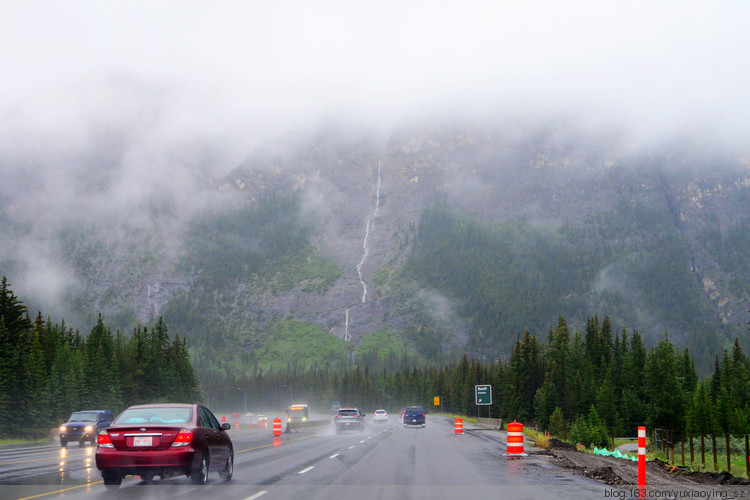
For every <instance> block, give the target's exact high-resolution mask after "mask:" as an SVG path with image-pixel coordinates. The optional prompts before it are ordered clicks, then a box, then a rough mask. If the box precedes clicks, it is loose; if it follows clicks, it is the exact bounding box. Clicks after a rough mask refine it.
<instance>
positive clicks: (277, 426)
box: [273, 418, 281, 436]
mask: <svg viewBox="0 0 750 500" xmlns="http://www.w3.org/2000/svg"><path fill="white" fill-rule="evenodd" d="M273 435H274V436H281V419H280V418H274V419H273Z"/></svg>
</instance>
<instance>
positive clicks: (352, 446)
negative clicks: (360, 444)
mask: <svg viewBox="0 0 750 500" xmlns="http://www.w3.org/2000/svg"><path fill="white" fill-rule="evenodd" d="M355 446H357V445H356V444H353V445H351V446H350V447H349V448H348V449H350V450H351V449H352V448H354V447H355Z"/></svg>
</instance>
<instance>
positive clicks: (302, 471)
mask: <svg viewBox="0 0 750 500" xmlns="http://www.w3.org/2000/svg"><path fill="white" fill-rule="evenodd" d="M314 468H315V467H308V468H307V469H302V470H301V471H299V472H298V473H297V474H304V473H305V472H307V471H311V470H313V469H314Z"/></svg>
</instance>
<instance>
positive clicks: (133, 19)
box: [0, 0, 750, 142]
mask: <svg viewBox="0 0 750 500" xmlns="http://www.w3.org/2000/svg"><path fill="white" fill-rule="evenodd" d="M748 19H750V3H748V2H746V1H690V0H677V1H673V0H667V1H660V0H649V1H632V0H631V1H627V2H623V1H606V0H591V1H538V0H536V1H535V0H524V1H499V0H492V1H472V0H468V1H467V0H460V1H455V2H448V1H441V0H426V1H404V0H398V1H390V0H386V1H381V2H356V1H351V0H340V1H339V0H329V1H284V0H281V1H278V0H273V1H267V0H264V1H236V2H235V1H211V2H208V1H185V0H176V1H158V0H147V1H133V0H127V1H101V0H93V1H80V0H67V1H57V0H54V1H44V0H0V71H1V73H2V75H3V76H2V78H0V110H1V112H2V114H0V119H1V120H2V131H3V132H4V133H5V134H8V133H13V134H21V135H24V134H40V135H46V134H49V136H48V137H50V139H51V138H52V137H57V138H60V137H63V138H64V139H63V140H64V142H70V141H73V142H75V141H76V140H82V139H81V137H80V136H77V135H76V134H77V133H83V134H85V133H87V132H82V131H81V129H80V128H79V127H90V126H91V124H92V123H95V124H102V123H108V122H110V121H114V122H118V120H123V119H128V120H135V119H137V118H136V117H133V116H130V114H131V113H133V112H134V111H133V110H134V109H135V108H138V109H139V112H141V113H143V112H144V110H143V109H142V108H140V107H139V106H144V102H148V103H150V104H149V105H148V106H144V107H147V108H151V109H152V112H154V113H156V114H157V115H158V117H159V126H158V133H159V134H160V135H159V137H160V138H162V139H164V138H173V137H179V136H183V135H185V134H193V133H195V134H200V135H202V136H204V137H225V138H228V137H233V136H236V135H241V134H238V132H237V129H238V128H241V129H243V130H246V131H247V130H255V129H256V128H257V129H258V130H259V131H260V130H266V131H276V130H278V129H283V128H286V127H287V126H295V124H297V123H300V121H305V120H308V119H310V118H311V117H318V116H320V115H331V114H333V115H336V116H337V115H343V116H347V117H348V118H350V119H352V120H357V121H359V120H361V121H364V122H367V121H370V120H372V121H375V120H381V121H382V120H385V121H388V120H393V119H399V118H401V117H403V116H409V115H411V114H414V113H416V112H418V111H420V112H421V111H423V110H425V109H430V110H434V109H438V108H443V107H447V108H450V109H485V108H487V107H488V106H493V107H494V106H498V107H500V108H502V107H503V106H507V105H513V106H516V107H524V106H528V107H529V108H530V109H534V110H537V111H538V110H552V111H559V110H563V111H566V112H569V113H573V114H579V115H580V116H582V117H585V118H588V119H593V120H594V121H624V122H626V123H628V124H630V125H633V124H637V126H638V127H645V128H647V129H648V130H654V131H659V132H664V131H666V132H672V131H675V130H679V129H680V128H682V127H685V126H686V125H688V126H692V125H693V124H698V126H703V124H707V125H708V128H709V129H710V130H717V129H719V130H721V131H726V132H729V131H733V132H734V133H737V132H738V131H739V132H740V135H742V136H744V135H746V130H748V120H750V106H749V105H748V103H749V102H750V99H749V98H748V97H747V89H748V88H750V78H749V77H748V73H749V72H750V51H748V47H750V29H748V26H747V21H748ZM132 87H136V88H139V89H140V90H139V92H138V93H136V94H133V88H132ZM155 102H158V103H159V104H158V109H157V110H153V107H154V104H153V103H155ZM123 115H124V116H125V117H126V118H123ZM6 137H7V135H6Z"/></svg>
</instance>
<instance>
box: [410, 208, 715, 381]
mask: <svg viewBox="0 0 750 500" xmlns="http://www.w3.org/2000/svg"><path fill="white" fill-rule="evenodd" d="M407 272H408V274H409V276H411V277H412V278H413V279H415V280H417V281H418V282H420V283H422V284H423V285H426V286H428V287H431V288H433V289H436V290H438V291H440V292H441V293H443V294H445V295H447V296H448V297H450V298H451V299H452V300H453V301H454V302H455V303H457V304H460V307H459V309H458V311H459V313H460V314H461V315H462V316H464V317H466V318H469V319H470V320H471V327H472V332H471V333H472V335H471V337H472V338H471V342H472V347H474V348H475V349H484V348H487V347H488V346H489V347H490V348H491V346H501V347H502V349H505V348H507V346H509V345H510V344H511V342H512V339H514V338H515V337H516V335H518V334H519V332H522V331H524V330H529V331H532V332H542V331H543V330H544V328H545V325H547V324H549V323H550V322H551V321H554V318H555V317H556V316H558V315H560V314H564V315H565V316H567V317H570V318H572V321H574V322H576V323H579V324H580V323H582V322H583V321H584V320H585V318H586V317H587V316H588V315H590V311H591V310H603V311H607V313H608V314H609V315H610V316H611V317H613V318H614V319H617V320H618V322H622V323H628V324H634V325H635V327H636V328H638V329H640V330H641V331H644V332H648V333H649V335H650V336H651V337H652V338H655V337H657V336H658V335H659V334H661V333H663V332H664V331H669V332H670V334H671V335H672V336H673V338H677V339H682V340H681V343H682V342H684V343H685V344H686V345H688V346H689V347H690V348H691V349H694V350H695V351H696V352H697V353H698V355H699V356H701V358H700V360H699V362H700V364H701V367H702V368H707V367H708V364H709V363H710V361H711V360H710V356H711V354H710V353H712V352H717V351H718V350H719V349H720V348H721V347H722V346H721V345H720V344H719V343H717V342H716V341H715V340H713V339H715V338H716V336H715V335H706V332H708V331H711V329H712V328H714V329H715V327H714V326H713V323H712V316H711V310H710V308H709V307H708V304H706V302H705V300H704V297H703V294H702V290H701V288H700V285H699V283H698V280H697V279H696V277H695V276H694V275H693V274H692V273H691V272H690V256H689V252H688V250H687V248H686V246H685V244H684V243H683V242H682V240H681V239H680V238H679V235H678V234H677V232H676V229H675V228H674V226H673V224H672V223H671V221H670V219H669V214H668V213H667V212H666V211H665V212H664V213H661V212H658V211H655V210H653V209H648V208H646V207H644V206H642V205H640V204H634V205H628V204H623V205H622V206H621V207H619V208H618V209H617V210H614V211H611V212H607V213H603V214H600V215H598V216H596V217H592V218H591V219H589V220H587V221H586V223H585V225H583V226H581V227H576V228H566V227H550V226H540V225H534V224H531V223H529V222H524V221H507V222H503V223H497V224H489V223H482V222H479V221H477V220H475V219H473V218H471V217H469V216H467V215H465V214H461V213H458V212H456V211H454V210H451V209H450V208H448V207H446V206H444V205H439V206H436V207H434V208H431V209H428V210H426V211H425V212H424V214H423V216H422V218H421V220H420V226H419V233H418V237H417V243H416V246H415V252H414V254H413V255H412V256H411V257H410V259H409V261H408V263H407ZM703 353H705V355H704V354H703ZM494 354H498V353H497V352H496V353H494Z"/></svg>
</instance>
